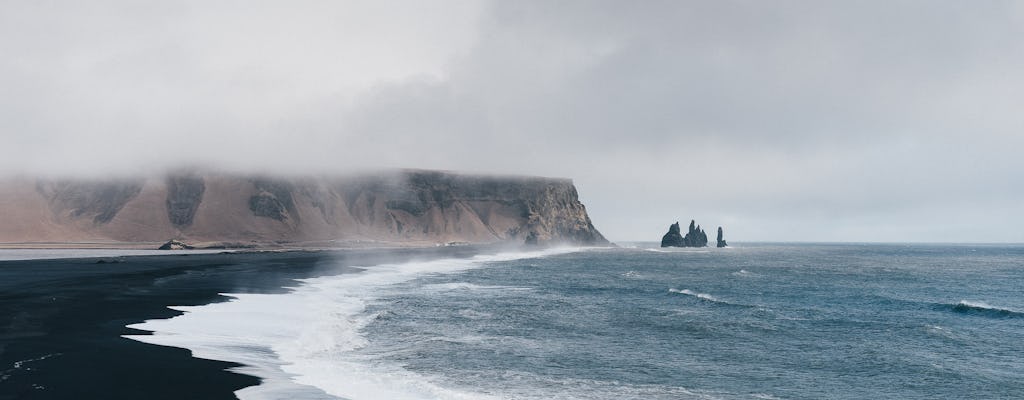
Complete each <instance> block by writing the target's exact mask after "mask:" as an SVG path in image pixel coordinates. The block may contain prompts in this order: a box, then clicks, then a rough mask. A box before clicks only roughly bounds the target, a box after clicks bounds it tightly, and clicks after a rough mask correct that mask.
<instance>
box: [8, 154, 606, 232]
mask: <svg viewBox="0 0 1024 400" xmlns="http://www.w3.org/2000/svg"><path fill="white" fill-rule="evenodd" d="M0 216H2V219H3V221H0V242H8V243H10V242H19V243H32V242H87V241H97V240H99V241H123V242H161V243H162V242H166V241H167V240H168V239H170V238H175V239H179V240H183V241H186V242H190V243H197V242H234V243H279V244H282V243H296V244H301V243H305V242H339V243H341V242H347V241H352V242H356V241H359V242H364V241H371V242H413V243H424V242H426V243H448V242H470V243H489V242H518V243H536V244H554V243H561V242H564V243H569V244H598V245H599V244H606V243H608V242H607V240H605V238H604V237H603V236H602V235H601V233H600V232H598V231H597V229H595V228H594V226H593V224H592V223H591V221H590V217H589V216H588V215H587V211H586V208H585V207H584V206H583V204H582V203H580V201H579V198H578V195H577V193H576V188H575V187H574V186H573V184H572V181H570V180H568V179H551V178H535V177H494V176H474V175H460V174H454V173H448V172H432V171H402V172H390V173H378V174H364V175H348V176H326V177H325V176H317V177H311V176H306V177H290V178H289V177H267V176H255V177H254V176H240V175H226V174H212V173H211V174H194V173H193V174H176V175H170V176H167V177H163V178H158V179H137V180H108V181H59V182H51V181H30V180H9V181H0Z"/></svg>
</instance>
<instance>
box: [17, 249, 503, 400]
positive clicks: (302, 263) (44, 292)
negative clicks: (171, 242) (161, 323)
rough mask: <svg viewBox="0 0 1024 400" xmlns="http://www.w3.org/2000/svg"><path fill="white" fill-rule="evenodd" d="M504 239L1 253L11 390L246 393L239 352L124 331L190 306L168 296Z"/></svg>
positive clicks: (248, 382)
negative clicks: (230, 355) (210, 355)
mask: <svg viewBox="0 0 1024 400" xmlns="http://www.w3.org/2000/svg"><path fill="white" fill-rule="evenodd" d="M502 248H503V247H501V246H479V245H478V246H438V247H406V248H375V249H340V250H338V249H335V250H289V251H252V250H249V251H239V252H219V253H212V254H180V253H175V252H173V251H168V254H165V255H164V254H161V255H146V256H125V257H119V258H118V262H116V263H99V262H100V261H102V260H103V259H104V257H101V258H74V259H47V260H19V261H0V293H2V294H0V299H2V301H0V327H3V328H0V400H7V399H22V398H40V399H43V398H76V397H79V398H80V397H85V398H93V397H95V398H107V399H138V398H149V399H164V398H166V399H180V398H235V395H234V392H235V391H237V390H239V389H242V388H245V387H248V386H253V385H256V384H258V383H259V381H260V380H259V378H256V377H252V376H249V375H244V374H241V373H238V372H235V371H230V370H229V369H233V368H236V367H240V366H241V365H239V364H236V363H229V362H221V361H213V360H205V359H199V358H193V357H192V356H191V353H190V351H189V350H185V349H180V348H173V347H165V346H157V345H151V344H145V343H141V342H138V341H135V340H131V339H128V338H124V337H122V336H123V335H148V334H150V332H148V331H142V330H136V329H131V328H127V325H131V324H135V323H140V322H143V321H146V320H150V319H164V318H171V317H174V316H176V315H180V314H181V312H179V311H175V310H171V309H169V308H167V307H168V306H172V305H173V306H195V305H203V304H210V303H216V302H222V301H227V300H228V298H227V297H225V296H222V295H220V293H229V292H243V293H284V292H287V291H288V290H290V289H287V288H286V286H288V285H290V284H291V283H293V282H294V279H302V278H311V277H316V276H324V275H333V274H340V273H354V272H358V271H359V270H360V269H359V268H358V267H363V266H373V265H379V264H384V263H392V262H402V261H411V260H422V259H439V258H465V257H471V256H474V255H477V254H481V253H486V252H493V251H499V250H501V249H502ZM504 248H507V247H504ZM168 256H175V257H168ZM154 366H155V367H154Z"/></svg>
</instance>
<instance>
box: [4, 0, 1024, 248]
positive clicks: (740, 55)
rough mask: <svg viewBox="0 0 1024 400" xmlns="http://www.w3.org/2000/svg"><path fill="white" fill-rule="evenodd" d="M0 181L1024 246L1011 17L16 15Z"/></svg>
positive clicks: (1023, 97)
mask: <svg viewBox="0 0 1024 400" xmlns="http://www.w3.org/2000/svg"><path fill="white" fill-rule="evenodd" d="M0 10H2V12H0V51H2V52H3V54H4V55H5V56H4V57H3V58H2V59H0V87H2V88H4V93H5V94H4V95H3V96H0V135H2V139H3V140H2V141H3V146H0V171H3V172H26V173H33V174H36V173H56V174H81V173H86V174H109V173H125V172H135V171H138V170H139V169H161V168H167V167H174V166H179V165H181V164H203V165H212V166H220V167H227V168H232V169H241V170H252V169H272V170H285V171H292V172H298V171H310V170H345V169H352V168H357V167H358V168H373V167H416V168H441V169H455V170H468V171H475V172H499V173H513V174H536V175H547V176H565V177H572V178H574V179H575V181H576V184H577V186H578V188H579V190H580V195H581V197H582V200H583V202H584V203H585V204H587V206H588V210H589V211H590V213H591V216H592V217H593V218H594V222H595V224H596V225H597V227H598V228H599V229H601V230H602V231H603V232H604V233H605V234H607V235H608V236H609V237H610V238H611V239H613V240H630V239H647V240H656V239H657V238H658V237H659V235H660V234H661V233H662V232H663V231H664V229H665V227H666V226H667V225H668V224H669V223H671V222H674V221H675V220H677V219H680V220H682V219H689V218H697V219H698V220H701V221H707V222H708V223H709V224H716V225H717V224H722V225H725V226H726V235H727V238H728V239H730V241H743V240H888V241H893V240H895V241H901V240H914V241H916V240H921V241H930V240H938V241H1024V233H1022V232H1021V230H1020V229H1019V228H1018V227H1019V226H1020V225H1022V224H1024V203H1022V202H1021V201H1020V199H1021V198H1024V189H1021V188H1020V185H1017V184H1015V183H1016V182H1022V181H1024V161H1022V160H1024V158H1022V157H1020V156H1019V155H1018V154H1017V153H1018V152H1019V149H1021V148H1024V113H1020V112H1019V111H1017V108H1018V107H1019V105H1020V104H1024V74H1022V73H1021V72H1020V71H1024V46H1021V45H1020V43H1022V42H1024V6H1021V5H1020V3H1016V2H1010V1H990V2H981V3H978V2H975V3H970V4H968V3H965V2H955V1H931V2H923V1H896V2H892V1H886V2H881V1H878V2H855V3H854V2H842V3H841V2H802V1H778V2H747V1H704V2H690V1H647V2H642V3H630V2H620V1H616V2H613V1H608V2H602V1H579V2H574V1H560V2H550V1H515V2H468V1H454V0H453V1H442V2H431V3H429V4H427V3H421V2H397V1H384V2H379V1H377V2H320V1H299V2H289V3H288V4H284V3H276V4H275V3H270V2H241V1H222V2H215V3H214V2H207V1H179V2H152V3H149V4H140V3H138V2H128V1H100V2H88V3H82V2H70V1H69V2H40V1H12V2H5V3H4V4H3V5H0Z"/></svg>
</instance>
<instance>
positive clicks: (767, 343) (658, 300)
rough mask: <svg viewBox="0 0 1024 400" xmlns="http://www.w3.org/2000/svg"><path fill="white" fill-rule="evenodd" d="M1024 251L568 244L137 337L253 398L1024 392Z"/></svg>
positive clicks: (221, 306) (419, 271)
mask: <svg viewBox="0 0 1024 400" xmlns="http://www.w3.org/2000/svg"><path fill="white" fill-rule="evenodd" d="M1022 290H1024V246H1013V245H898V244H864V245H859V244H843V245H830V244H805V245H775V244H743V245H738V246H736V247H732V248H725V249H713V248H709V249H678V250H663V249H659V248H655V247H654V245H653V244H637V245H636V246H633V247H626V248H616V249H553V250H544V251H538V252H533V253H515V254H498V255H487V256H477V257H475V258H470V259H449V260H435V261H429V262H411V263H403V264H393V265H380V266H370V267H367V268H366V269H365V270H364V271H362V272H358V273H348V274H340V275H328V276H321V277H317V278H313V279H306V280H302V281H299V282H298V283H297V284H296V285H295V287H294V288H293V289H292V290H291V291H290V292H289V293H284V294H280V293H279V294H235V295H233V297H234V300H232V301H229V302H224V303H216V304H211V305H205V306H197V307H181V308H180V310H182V311H185V312H186V313H185V314H184V315H182V316H179V317H175V318H172V319H168V320H150V321H147V322H145V323H142V324H137V325H133V327H134V328H138V329H144V330H151V331H155V334H154V335H152V336H132V338H133V339H137V340H141V341H145V342H149V343H154V344H162V345H171V346H178V347H184V348H188V349H191V350H192V351H193V353H194V355H195V356H197V357H203V358H211V359H217V360H225V361H233V362H238V363H240V364H243V365H245V366H246V367H242V368H241V369H240V371H242V372H244V373H248V374H252V375H256V376H259V377H261V378H263V384H262V385H260V386H256V387H250V388H247V389H243V390H242V391H240V392H238V393H237V394H238V395H239V397H241V398H243V399H248V398H286V397H287V398H346V399H354V400H358V399H384V398H387V399H691V398H692V399H705V398H707V399H820V398H831V399H864V398H888V399H934V398H951V399H952V398H986V399H995V398H1024V296H1022V295H1021V293H1022Z"/></svg>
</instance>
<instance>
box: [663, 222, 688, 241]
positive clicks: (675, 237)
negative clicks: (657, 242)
mask: <svg viewBox="0 0 1024 400" xmlns="http://www.w3.org/2000/svg"><path fill="white" fill-rule="evenodd" d="M661 247H686V242H685V241H684V240H683V235H681V234H679V222H676V223H674V224H672V225H669V227H668V233H666V234H665V236H662V237H661Z"/></svg>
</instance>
